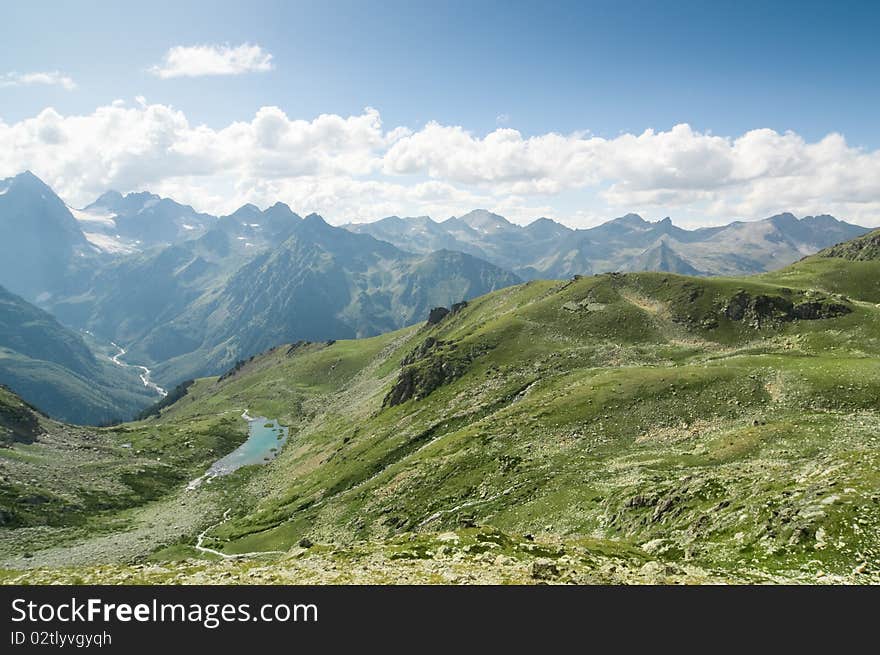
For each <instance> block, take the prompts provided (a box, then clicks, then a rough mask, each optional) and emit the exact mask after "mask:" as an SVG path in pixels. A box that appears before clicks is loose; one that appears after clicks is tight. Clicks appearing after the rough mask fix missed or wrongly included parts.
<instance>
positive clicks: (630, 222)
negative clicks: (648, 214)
mask: <svg viewBox="0 0 880 655" xmlns="http://www.w3.org/2000/svg"><path fill="white" fill-rule="evenodd" d="M611 222H612V223H617V224H618V225H627V226H629V227H643V226H645V225H647V224H648V221H646V220H645V219H644V218H642V217H641V216H639V215H638V214H625V215H624V216H620V217H618V218H615V219H614V220H612V221H611Z"/></svg>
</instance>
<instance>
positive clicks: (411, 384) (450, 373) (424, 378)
mask: <svg viewBox="0 0 880 655" xmlns="http://www.w3.org/2000/svg"><path fill="white" fill-rule="evenodd" d="M486 350H487V348H485V347H474V346H472V347H470V348H468V349H467V350H464V349H462V348H460V347H459V345H458V344H457V343H456V342H454V341H443V340H440V339H436V338H434V337H428V338H427V339H425V340H424V341H422V343H420V344H419V345H418V346H417V347H416V348H414V349H413V350H412V351H410V352H409V353H408V354H407V355H406V356H405V357H404V358H403V359H402V360H401V362H400V365H401V370H400V374H399V375H398V376H397V381H396V382H395V383H394V386H393V387H392V388H391V390H390V391H389V392H388V394H387V395H386V396H385V400H384V401H383V402H382V405H383V407H394V406H395V405H400V404H401V403H405V402H406V401H407V400H411V399H415V400H420V399H422V398H424V397H426V396H427V395H428V394H430V393H431V392H433V391H434V390H435V389H437V388H439V387H442V386H443V385H445V384H449V383H450V382H452V381H453V380H456V379H458V378H460V377H461V376H462V375H464V374H465V373H466V372H467V370H468V368H469V367H470V364H471V362H472V361H473V360H474V359H475V358H476V357H478V356H479V355H481V354H483V353H484V352H486Z"/></svg>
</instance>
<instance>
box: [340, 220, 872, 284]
mask: <svg viewBox="0 0 880 655" xmlns="http://www.w3.org/2000/svg"><path fill="white" fill-rule="evenodd" d="M345 227H346V228H347V229H349V230H352V231H355V232H358V233H363V234H371V235H373V236H374V237H376V238H377V239H383V240H385V241H388V242H389V243H393V244H395V245H396V246H398V247H399V248H402V249H404V250H410V251H412V252H429V251H431V250H436V249H438V248H447V249H450V250H459V251H461V252H466V253H469V254H471V255H473V256H475V257H480V258H482V259H485V260H486V261H490V262H492V263H494V264H497V265H498V266H501V267H502V268H506V269H508V270H510V271H513V272H515V273H516V274H517V275H519V276H520V277H522V278H523V279H537V278H563V277H571V276H572V275H588V274H592V273H605V272H610V271H644V270H656V271H668V272H673V273H685V274H689V275H748V274H751V273H759V272H761V271H767V270H773V269H776V268H780V267H782V266H785V265H787V264H791V263H792V262H795V261H797V260H798V259H800V258H801V257H804V256H806V255H809V254H812V253H814V252H816V251H817V250H820V249H822V248H825V247H827V246H830V245H832V244H835V243H839V242H841V241H846V240H848V239H852V238H854V237H856V236H859V235H861V234H864V233H865V232H867V229H866V228H863V227H860V226H857V225H852V224H850V223H846V222H844V221H839V220H837V219H835V218H834V217H832V216H827V215H822V216H806V217H804V218H801V219H798V218H796V217H795V216H794V215H792V214H790V213H784V214H778V215H776V216H771V217H770V218H766V219H763V220H759V221H750V222H743V221H737V222H733V223H730V224H728V225H723V226H719V227H707V228H699V229H696V230H685V229H683V228H680V227H677V226H675V225H673V223H672V220H671V219H670V218H668V217H667V218H664V219H663V220H661V221H657V222H654V223H652V222H649V221H646V220H644V219H643V218H642V217H641V216H639V215H638V214H627V215H625V216H621V217H620V218H616V219H613V220H611V221H608V222H606V223H603V224H601V225H599V226H597V227H593V228H588V229H578V230H575V229H571V228H569V227H566V226H565V225H562V224H560V223H557V222H555V221H553V220H551V219H549V218H539V219H537V220H535V221H533V222H532V223H530V224H529V225H526V226H524V227H521V226H519V225H514V224H512V223H510V222H509V221H507V220H506V219H505V218H504V217H502V216H499V215H498V214H493V213H491V212H488V211H486V210H483V209H478V210H474V211H472V212H470V213H468V214H465V215H463V216H461V217H458V218H456V217H453V218H450V219H447V220H445V221H442V222H436V221H434V220H432V219H431V218H429V217H427V216H420V217H416V218H399V217H397V216H391V217H389V218H383V219H381V220H378V221H376V222H374V223H358V224H349V225H346V226H345Z"/></svg>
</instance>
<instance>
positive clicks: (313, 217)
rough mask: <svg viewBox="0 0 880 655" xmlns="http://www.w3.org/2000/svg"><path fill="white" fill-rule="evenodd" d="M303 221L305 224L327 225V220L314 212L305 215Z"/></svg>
mask: <svg viewBox="0 0 880 655" xmlns="http://www.w3.org/2000/svg"><path fill="white" fill-rule="evenodd" d="M303 222H304V223H306V225H318V226H324V225H328V223H327V221H325V220H324V219H323V217H322V216H321V215H319V214H316V213H315V212H312V213H311V214H309V215H308V216H306V217H305V218H304V219H303Z"/></svg>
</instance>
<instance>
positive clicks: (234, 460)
mask: <svg viewBox="0 0 880 655" xmlns="http://www.w3.org/2000/svg"><path fill="white" fill-rule="evenodd" d="M287 434H288V428H286V427H284V426H283V425H279V424H278V421H273V420H272V419H268V418H265V417H262V416H258V417H256V418H252V419H250V420H248V438H247V441H245V442H244V443H243V444H241V445H240V446H239V447H238V448H236V449H235V450H233V451H232V452H231V453H229V454H228V455H226V457H223V458H222V459H218V460H217V461H216V462H214V464H213V465H212V466H211V468H210V469H208V473H207V475H208V476H209V477H213V476H218V475H228V474H229V473H232V472H233V471H235V470H236V469H239V468H241V467H242V466H249V465H251V464H265V463H266V462H269V461H271V460H273V459H275V457H276V456H277V455H278V453H279V452H280V451H281V448H282V446H284V444H285V443H287Z"/></svg>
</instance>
